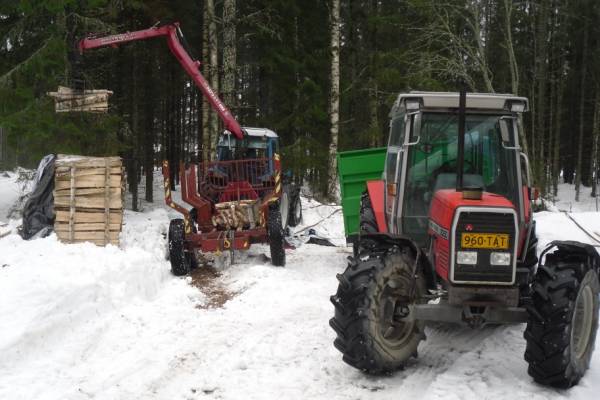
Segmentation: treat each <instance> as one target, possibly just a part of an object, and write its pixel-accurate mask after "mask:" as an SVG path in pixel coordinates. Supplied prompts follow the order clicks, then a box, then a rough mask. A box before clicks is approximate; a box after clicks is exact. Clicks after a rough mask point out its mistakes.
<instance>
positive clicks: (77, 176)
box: [54, 155, 125, 245]
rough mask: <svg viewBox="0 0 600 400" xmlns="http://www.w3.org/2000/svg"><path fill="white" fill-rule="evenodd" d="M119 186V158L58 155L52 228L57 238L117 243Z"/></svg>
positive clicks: (120, 203)
mask: <svg viewBox="0 0 600 400" xmlns="http://www.w3.org/2000/svg"><path fill="white" fill-rule="evenodd" d="M123 187H124V180H123V165H122V161H121V159H120V158H119V157H106V158H101V157H81V156H66V155H58V157H57V159H56V161H55V176H54V210H55V213H56V220H55V222H54V230H55V231H56V234H57V235H58V238H59V240H60V241H62V242H65V243H79V242H92V243H95V244H97V245H106V244H109V243H110V244H114V245H118V244H119V233H120V232H121V225H122V222H123V194H124V192H125V191H124V189H123Z"/></svg>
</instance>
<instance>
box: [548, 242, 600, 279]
mask: <svg viewBox="0 0 600 400" xmlns="http://www.w3.org/2000/svg"><path fill="white" fill-rule="evenodd" d="M598 247H599V246H594V245H591V244H588V243H581V242H576V241H574V240H555V241H553V242H551V243H549V244H548V245H547V246H546V247H545V248H544V250H543V251H542V253H541V254H540V257H539V260H540V264H541V262H542V259H543V257H544V255H546V253H548V252H549V251H550V250H552V249H553V248H556V249H557V251H558V252H563V253H569V254H574V253H575V254H579V255H581V256H582V257H585V258H587V262H588V266H589V267H590V268H592V269H594V270H595V271H596V273H598V275H600V254H599V253H598V250H597V248H598Z"/></svg>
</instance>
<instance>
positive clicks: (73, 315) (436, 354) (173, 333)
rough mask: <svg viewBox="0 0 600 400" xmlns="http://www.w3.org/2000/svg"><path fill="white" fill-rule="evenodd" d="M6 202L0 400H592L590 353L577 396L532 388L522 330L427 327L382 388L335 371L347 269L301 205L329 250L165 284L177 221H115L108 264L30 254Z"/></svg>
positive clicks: (153, 212) (153, 211)
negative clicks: (339, 302)
mask: <svg viewBox="0 0 600 400" xmlns="http://www.w3.org/2000/svg"><path fill="white" fill-rule="evenodd" d="M15 187H16V186H15V184H14V175H8V177H7V176H3V175H2V174H1V173H0V221H4V222H5V223H9V228H10V229H12V231H13V233H12V234H9V235H8V236H6V237H4V238H2V239H0V267H1V268H0V399H27V400H29V399H89V398H94V399H275V398H277V399H401V398H420V399H442V398H443V399H503V398H512V399H529V400H530V399H548V398H552V399H554V398H572V399H592V398H596V396H597V394H598V393H600V351H597V352H596V353H595V355H594V357H593V360H592V365H591V368H590V370H589V371H588V373H587V375H586V377H585V378H584V379H583V380H582V381H581V383H580V384H579V386H577V387H575V388H573V389H571V390H569V391H557V390H552V389H547V388H544V387H542V386H539V385H536V384H534V383H533V382H532V380H531V379H530V377H529V376H528V375H527V364H526V363H525V361H524V360H523V352H524V349H525V342H524V339H523V330H524V325H515V326H504V327H496V328H491V327H488V328H484V329H481V330H472V329H469V328H459V327H453V326H446V325H436V326H432V327H430V328H428V329H427V340H426V341H425V342H423V343H422V344H421V346H420V348H419V357H418V359H416V360H413V361H411V363H410V365H409V366H408V367H407V368H406V369H405V370H403V371H399V372H397V373H395V374H393V375H390V376H385V377H369V376H366V375H364V374H362V373H360V372H359V371H356V370H354V369H353V368H351V367H349V366H347V365H346V364H344V363H343V362H342V360H341V355H340V353H339V352H338V351H337V350H335V349H334V347H333V345H332V342H333V339H334V332H333V331H332V330H331V329H330V328H329V326H328V320H329V318H330V317H331V316H332V313H333V306H332V305H331V304H330V302H329V296H330V295H331V294H333V293H334V292H335V290H336V287H337V280H336V279H335V275H336V273H339V272H342V271H343V269H344V268H345V265H346V257H347V256H348V255H350V253H351V250H350V248H347V247H345V246H343V242H344V241H343V225H342V219H341V213H340V212H335V211H336V207H335V206H326V205H320V204H318V203H316V202H314V201H313V202H305V204H304V217H305V218H304V226H310V225H314V224H316V225H315V226H314V228H315V229H316V230H317V232H318V233H320V234H322V235H323V236H327V237H330V238H332V240H333V241H334V242H335V243H336V244H338V245H340V246H339V247H322V246H316V245H311V244H306V245H304V246H301V247H299V248H298V249H296V250H290V251H288V253H287V265H286V267H285V268H276V267H273V266H271V265H270V264H269V262H268V261H267V260H266V258H265V254H266V255H268V248H267V247H266V246H258V245H257V246H254V247H252V249H251V250H250V251H249V252H248V253H246V254H240V255H237V256H236V264H235V265H233V266H229V267H222V268H219V269H218V270H217V271H213V272H210V273H206V274H204V275H202V274H200V275H198V274H197V273H196V274H194V275H192V276H190V277H186V278H175V277H173V276H172V275H171V274H170V272H169V263H168V261H166V260H165V251H166V238H165V236H166V229H167V226H168V221H169V218H171V217H173V216H174V214H172V213H171V211H168V210H167V209H166V208H164V207H162V206H161V205H159V204H155V205H154V206H151V205H147V204H145V205H144V207H145V210H144V211H143V212H141V213H134V212H129V211H128V212H126V213H125V226H124V229H123V233H122V240H121V246H120V248H117V247H114V246H108V247H106V248H101V247H96V246H93V245H91V244H76V245H64V244H61V243H59V242H58V241H57V239H56V236H54V235H51V236H50V237H48V238H45V239H38V240H34V241H29V242H27V241H23V240H22V239H21V238H20V237H19V236H18V235H16V234H15V233H14V228H15V227H16V226H17V225H18V221H14V220H11V221H10V222H9V221H8V220H7V219H6V217H5V213H6V211H7V209H8V208H9V207H10V203H11V202H12V201H13V200H14V197H15V195H13V193H16V190H15ZM567 190H572V189H570V188H568V187H561V191H567ZM588 196H589V194H588ZM157 198H160V194H159V193H157ZM564 204H566V203H564ZM586 204H588V203H586ZM588 205H589V207H590V208H588V207H587V206H586V208H585V209H583V210H581V211H585V212H581V213H574V218H576V219H577V220H578V222H580V223H581V224H582V225H584V226H585V227H586V228H587V229H589V230H591V231H593V232H600V214H598V213H596V212H593V211H594V210H595V209H592V208H591V207H592V206H591V202H590V203H589V204H588ZM572 208H573V209H575V207H572ZM567 211H568V210H567ZM324 218H326V219H325V221H323V222H321V223H319V221H321V220H322V219H324ZM536 219H537V221H538V235H539V236H540V241H541V242H542V244H543V243H547V242H549V241H551V240H553V239H559V238H560V239H575V240H581V241H586V242H588V241H590V239H589V238H588V237H586V236H585V234H582V233H581V232H580V231H579V230H578V228H576V226H575V225H574V224H573V223H572V222H571V221H570V220H569V219H568V218H567V216H566V215H564V214H562V213H560V212H543V213H538V214H537V215H536Z"/></svg>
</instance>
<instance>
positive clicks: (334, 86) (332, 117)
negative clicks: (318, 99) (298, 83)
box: [328, 0, 340, 201]
mask: <svg viewBox="0 0 600 400" xmlns="http://www.w3.org/2000/svg"><path fill="white" fill-rule="evenodd" d="M329 97H330V111H329V122H330V124H331V133H330V136H331V138H330V142H329V183H328V189H329V190H328V194H329V196H330V197H331V199H332V200H334V201H337V200H338V197H339V196H338V185H337V149H338V134H339V129H340V0H332V2H331V92H330V93H329Z"/></svg>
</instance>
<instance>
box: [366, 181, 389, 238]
mask: <svg viewBox="0 0 600 400" xmlns="http://www.w3.org/2000/svg"><path fill="white" fill-rule="evenodd" d="M367 192H368V193H369V198H370V199H371V206H372V207H373V212H374V213H375V221H376V222H377V228H378V229H379V232H381V233H387V231H388V230H387V224H386V222H385V182H384V181H383V180H377V181H368V182H367Z"/></svg>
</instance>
